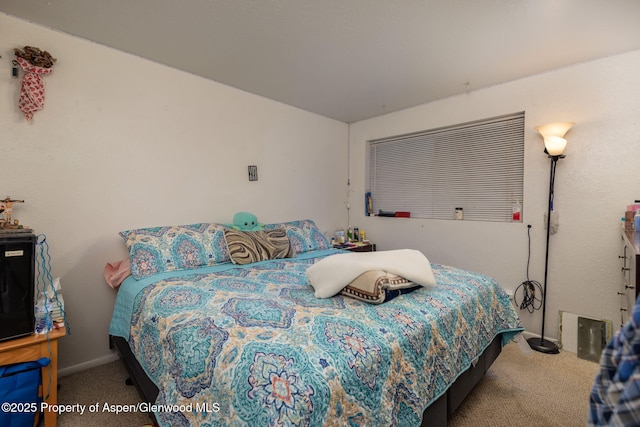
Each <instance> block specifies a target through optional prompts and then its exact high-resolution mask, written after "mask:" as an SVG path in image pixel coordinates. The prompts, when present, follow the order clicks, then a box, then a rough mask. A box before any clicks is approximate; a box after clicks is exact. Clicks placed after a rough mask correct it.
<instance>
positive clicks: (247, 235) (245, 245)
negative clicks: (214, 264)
mask: <svg viewBox="0 0 640 427" xmlns="http://www.w3.org/2000/svg"><path fill="white" fill-rule="evenodd" d="M224 239H225V241H226V242H227V250H228V251H229V256H230V257H231V262H233V263H234V264H240V265H245V264H251V263H253V262H258V261H266V260H269V259H278V258H295V256H296V251H295V249H294V248H293V246H291V242H290V241H289V238H288V237H287V232H286V231H285V230H283V229H276V230H260V231H240V230H233V229H225V230H224Z"/></svg>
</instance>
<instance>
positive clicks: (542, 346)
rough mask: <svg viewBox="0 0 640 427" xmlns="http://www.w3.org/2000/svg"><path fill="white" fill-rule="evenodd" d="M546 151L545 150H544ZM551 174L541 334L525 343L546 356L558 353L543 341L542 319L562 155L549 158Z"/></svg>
mask: <svg viewBox="0 0 640 427" xmlns="http://www.w3.org/2000/svg"><path fill="white" fill-rule="evenodd" d="M545 151H546V150H545ZM549 157H550V158H551V172H550V176H549V204H548V205H547V249H546V253H545V256H544V285H543V288H542V332H541V334H540V338H538V337H533V338H529V339H528V340H527V342H528V343H529V347H531V348H532V349H534V350H536V351H539V352H541V353H548V354H557V353H559V350H558V346H557V345H556V344H555V343H553V342H551V341H549V340H546V339H544V318H545V313H546V307H547V275H548V272H549V235H550V234H551V210H552V207H553V195H554V193H553V191H554V185H555V179H556V165H557V163H558V159H561V158H563V157H564V156H563V155H558V156H551V155H549Z"/></svg>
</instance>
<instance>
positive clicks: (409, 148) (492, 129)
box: [368, 112, 524, 222]
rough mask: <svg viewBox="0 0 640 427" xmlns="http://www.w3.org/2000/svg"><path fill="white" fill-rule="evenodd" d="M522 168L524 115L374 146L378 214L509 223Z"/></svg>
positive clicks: (372, 185)
mask: <svg viewBox="0 0 640 427" xmlns="http://www.w3.org/2000/svg"><path fill="white" fill-rule="evenodd" d="M523 169H524V112H519V113H515V114H509V115H506V116H500V117H493V118H490V119H485V120H479V121H474V122H469V123H464V124H459V125H455V126H447V127H443V128H437V129H432V130H428V131H424V132H417V133H412V134H406V135H400V136H394V137H390V138H383V139H376V140H372V141H369V169H368V170H369V189H370V191H371V192H372V196H373V209H374V212H375V213H378V212H379V211H380V210H383V211H392V212H395V211H409V212H411V216H412V217H416V218H434V219H453V213H454V210H455V208H463V210H464V219H465V220H476V221H495V222H501V221H511V220H512V210H513V207H514V204H519V206H521V205H522V196H523Z"/></svg>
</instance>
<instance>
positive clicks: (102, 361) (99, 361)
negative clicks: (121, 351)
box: [58, 351, 118, 377]
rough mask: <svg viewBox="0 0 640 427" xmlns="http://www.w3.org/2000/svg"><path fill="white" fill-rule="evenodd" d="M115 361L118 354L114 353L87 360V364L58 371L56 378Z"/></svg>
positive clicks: (79, 364)
mask: <svg viewBox="0 0 640 427" xmlns="http://www.w3.org/2000/svg"><path fill="white" fill-rule="evenodd" d="M115 360H118V353H116V352H115V351H114V352H113V353H112V354H109V355H107V356H103V357H99V358H97V359H93V360H89V361H87V362H82V363H78V364H77V365H73V366H68V367H66V368H62V369H58V377H64V376H67V375H71V374H75V373H76V372H80V371H85V370H87V369H91V368H95V367H96V366H101V365H105V364H107V363H111V362H113V361H115Z"/></svg>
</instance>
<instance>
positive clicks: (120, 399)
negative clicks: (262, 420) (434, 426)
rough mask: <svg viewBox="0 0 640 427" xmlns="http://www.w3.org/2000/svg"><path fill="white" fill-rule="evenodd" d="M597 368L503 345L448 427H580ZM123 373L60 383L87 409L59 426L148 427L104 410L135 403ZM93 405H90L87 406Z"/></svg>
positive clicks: (108, 371) (66, 397)
mask: <svg viewBox="0 0 640 427" xmlns="http://www.w3.org/2000/svg"><path fill="white" fill-rule="evenodd" d="M597 371H598V364H597V363H594V362H589V361H586V360H582V359H579V358H578V357H576V355H575V354H574V353H569V352H564V351H561V352H560V354H557V355H547V354H542V353H538V352H533V351H523V350H522V349H521V346H520V345H519V344H517V343H511V344H509V345H507V346H506V347H505V348H504V349H503V350H502V354H501V355H500V356H499V357H498V359H497V360H496V361H495V362H494V363H493V365H492V366H491V369H489V371H488V372H487V374H486V375H485V377H484V378H483V379H482V380H481V381H480V383H479V384H478V386H477V387H476V388H475V389H474V390H473V392H472V393H471V394H470V395H469V396H468V397H467V399H466V400H465V401H464V402H463V403H462V405H461V406H460V408H459V409H458V410H457V411H456V413H455V414H454V417H453V419H452V420H451V421H450V423H449V426H450V427H478V426H491V427H500V426H505V427H512V426H517V425H526V426H540V427H553V426H558V427H572V426H576V427H578V426H581V427H582V426H584V425H586V420H587V411H588V402H589V392H590V390H591V386H592V384H593V379H594V378H595V375H596V373H597ZM126 378H127V372H126V370H125V368H124V366H123V364H122V362H121V361H119V360H118V361H115V362H111V363H108V364H106V365H102V366H98V367H96V368H92V369H89V370H86V371H83V372H78V373H75V374H72V375H69V376H66V377H62V378H60V379H59V383H60V391H59V393H58V401H59V403H60V404H68V405H74V404H79V405H86V406H85V412H84V414H82V415H81V414H80V413H78V411H77V410H76V411H74V412H68V413H62V414H61V415H60V416H59V417H58V426H59V427H93V426H96V427H98V426H99V427H111V426H113V427H140V426H143V425H145V424H150V423H151V419H150V418H149V416H148V415H147V414H145V413H136V412H133V413H131V412H129V413H120V414H115V413H114V412H113V411H112V410H111V408H106V407H105V404H106V405H112V406H113V405H128V404H135V403H136V402H139V401H140V399H139V396H138V393H137V391H136V389H135V387H133V386H127V385H125V380H126ZM91 405H93V406H91Z"/></svg>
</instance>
